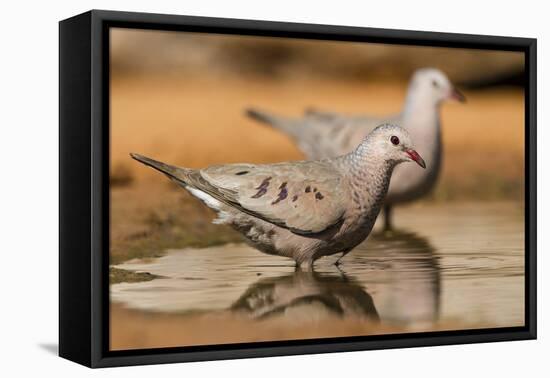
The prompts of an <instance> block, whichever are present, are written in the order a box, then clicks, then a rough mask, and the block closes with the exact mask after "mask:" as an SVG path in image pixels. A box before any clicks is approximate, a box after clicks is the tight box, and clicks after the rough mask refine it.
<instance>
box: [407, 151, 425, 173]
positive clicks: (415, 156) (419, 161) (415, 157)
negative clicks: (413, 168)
mask: <svg viewBox="0 0 550 378" xmlns="http://www.w3.org/2000/svg"><path fill="white" fill-rule="evenodd" d="M405 152H406V153H407V155H409V157H410V158H411V159H412V160H414V161H416V163H417V164H418V165H419V166H421V167H422V168H424V169H426V162H424V159H422V157H421V156H420V155H419V154H418V152H416V151H415V150H406V151H405Z"/></svg>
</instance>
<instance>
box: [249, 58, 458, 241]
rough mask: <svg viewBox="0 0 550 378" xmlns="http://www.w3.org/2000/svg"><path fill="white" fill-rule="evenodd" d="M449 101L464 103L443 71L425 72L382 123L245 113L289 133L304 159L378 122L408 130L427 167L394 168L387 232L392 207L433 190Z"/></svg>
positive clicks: (336, 147) (310, 114)
mask: <svg viewBox="0 0 550 378" xmlns="http://www.w3.org/2000/svg"><path fill="white" fill-rule="evenodd" d="M447 99H455V100H457V101H460V102H464V101H465V100H466V99H465V97H464V95H462V94H461V93H460V92H459V91H458V90H457V89H456V88H454V86H453V85H452V84H451V82H450V81H449V79H448V78H447V76H446V75H445V74H444V73H443V72H441V71H440V70H438V69H435V68H423V69H419V70H417V71H416V72H415V73H414V74H413V76H412V79H411V81H410V84H409V88H408V91H407V95H406V98H405V104H404V106H403V109H402V111H401V113H400V114H397V115H393V116H389V117H385V118H384V119H382V118H379V117H371V116H366V115H357V116H346V115H341V114H337V113H330V112H322V111H317V110H313V109H309V110H306V112H305V114H304V116H303V117H302V118H287V117H282V116H276V115H273V114H270V113H267V112H263V111H260V110H256V109H248V110H247V114H248V116H249V117H251V118H253V119H255V120H257V121H260V122H262V123H264V124H268V125H270V126H272V127H274V128H275V129H277V130H280V131H282V132H283V133H285V134H287V135H289V136H290V137H291V138H292V139H294V141H295V142H296V143H297V145H298V147H299V148H300V150H301V151H302V152H303V153H304V154H305V156H306V158H307V159H322V158H327V157H335V156H340V155H342V154H345V153H348V152H350V151H351V150H353V148H355V146H356V145H357V144H358V143H359V142H360V141H361V140H362V138H363V137H364V136H365V135H367V134H368V133H369V132H370V131H371V130H373V129H374V128H375V127H376V126H377V125H379V124H380V123H382V122H390V123H395V124H397V125H399V126H401V127H404V128H405V129H407V131H408V132H409V133H410V135H411V136H412V138H413V139H414V141H415V143H416V147H417V149H418V152H419V153H420V154H422V156H423V157H424V158H425V159H426V160H427V161H429V162H430V166H429V167H428V169H426V170H425V171H423V172H421V173H418V172H417V171H416V170H415V169H414V167H411V166H401V167H398V168H396V170H395V173H394V175H393V177H392V180H391V183H390V188H389V191H388V195H387V197H386V201H385V205H384V213H385V214H384V220H385V224H384V228H385V229H386V230H390V229H391V228H392V220H391V209H392V206H393V205H396V204H400V203H406V202H410V201H414V200H416V199H418V198H421V197H422V196H424V195H426V194H428V193H429V192H430V191H431V189H432V188H433V187H434V186H435V183H436V181H437V177H438V174H439V170H440V167H441V159H442V144H441V128H440V123H441V122H440V114H439V113H440V105H441V103H442V102H443V101H445V100H447Z"/></svg>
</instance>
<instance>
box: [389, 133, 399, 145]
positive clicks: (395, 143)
mask: <svg viewBox="0 0 550 378" xmlns="http://www.w3.org/2000/svg"><path fill="white" fill-rule="evenodd" d="M390 141H391V142H392V144H393V145H394V146H397V145H398V144H399V138H398V137H396V136H395V135H393V136H392V137H391V138H390Z"/></svg>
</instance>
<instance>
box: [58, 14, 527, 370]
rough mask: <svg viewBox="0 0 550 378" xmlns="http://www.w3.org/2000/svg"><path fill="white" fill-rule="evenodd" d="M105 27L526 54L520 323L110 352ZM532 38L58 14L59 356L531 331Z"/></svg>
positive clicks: (314, 348)
mask: <svg viewBox="0 0 550 378" xmlns="http://www.w3.org/2000/svg"><path fill="white" fill-rule="evenodd" d="M111 27H124V28H137V29H152V30H174V31H176V30H177V31H193V32H207V33H221V34H239V35H260V36H277V37H290V38H293V37H298V38H307V39H322V40H339V41H358V42H377V43H386V44H404V45H420V46H441V47H460V48H470V49H489V50H507V51H520V52H523V53H524V54H525V62H526V64H525V67H526V70H525V75H526V77H525V82H526V86H527V87H526V92H525V94H526V97H525V180H526V182H525V189H526V190H525V193H526V195H525V201H526V204H525V236H526V238H525V269H526V271H525V326H523V327H509V328H493V329H476V330H460V331H441V332H425V333H410V334H392V335H380V336H357V337H346V338H334V339H315V340H297V341H273V342H261V343H246V344H230V345H208V346H192V347H177V348H159V349H140V350H131V351H130V350H128V351H109V348H108V341H109V337H108V336H109V329H108V327H109V283H108V282H109V279H108V268H109V265H108V264H109V179H108V177H109V85H108V83H109V60H108V58H109V57H108V54H109V49H108V47H109V33H108V30H109V28H111ZM536 58H537V55H536V39H531V38H515V37H498V36H486V35H468V34H449V33H436V32H420V31H407V30H386V29H375V28H359V27H347V26H346V27H345V26H329V25H311V24H298V23H283V22H268V21H252V20H237V19H223V18H205V17H189V16H175V15H163V14H145V13H129V12H114V11H103V10H92V11H89V12H86V13H83V14H81V15H78V16H75V17H72V18H69V19H66V20H63V21H61V22H60V23H59V93H60V94H59V128H60V129H59V159H60V160H59V171H60V176H59V186H60V191H59V204H60V205H59V206H60V207H59V212H60V217H59V218H60V224H59V355H60V356H61V357H64V358H67V359H69V360H72V361H75V362H77V363H80V364H83V365H86V366H89V367H108V366H119V365H137V364H156V363H168V362H185V361H202V360H218V359H231V358H245V357H265V356H279V355H297V354H309V353H327V352H344V351H357V350H369V349H385V348H405V347H417V346H432V345H447V344H459V343H480V342H494V341H507V340H525V339H534V338H536V322H537V319H536Z"/></svg>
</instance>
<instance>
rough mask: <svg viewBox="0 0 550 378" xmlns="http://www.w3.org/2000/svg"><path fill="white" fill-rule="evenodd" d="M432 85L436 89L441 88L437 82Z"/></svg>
mask: <svg viewBox="0 0 550 378" xmlns="http://www.w3.org/2000/svg"><path fill="white" fill-rule="evenodd" d="M432 85H433V87H434V88H439V83H438V82H437V81H435V80H432Z"/></svg>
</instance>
